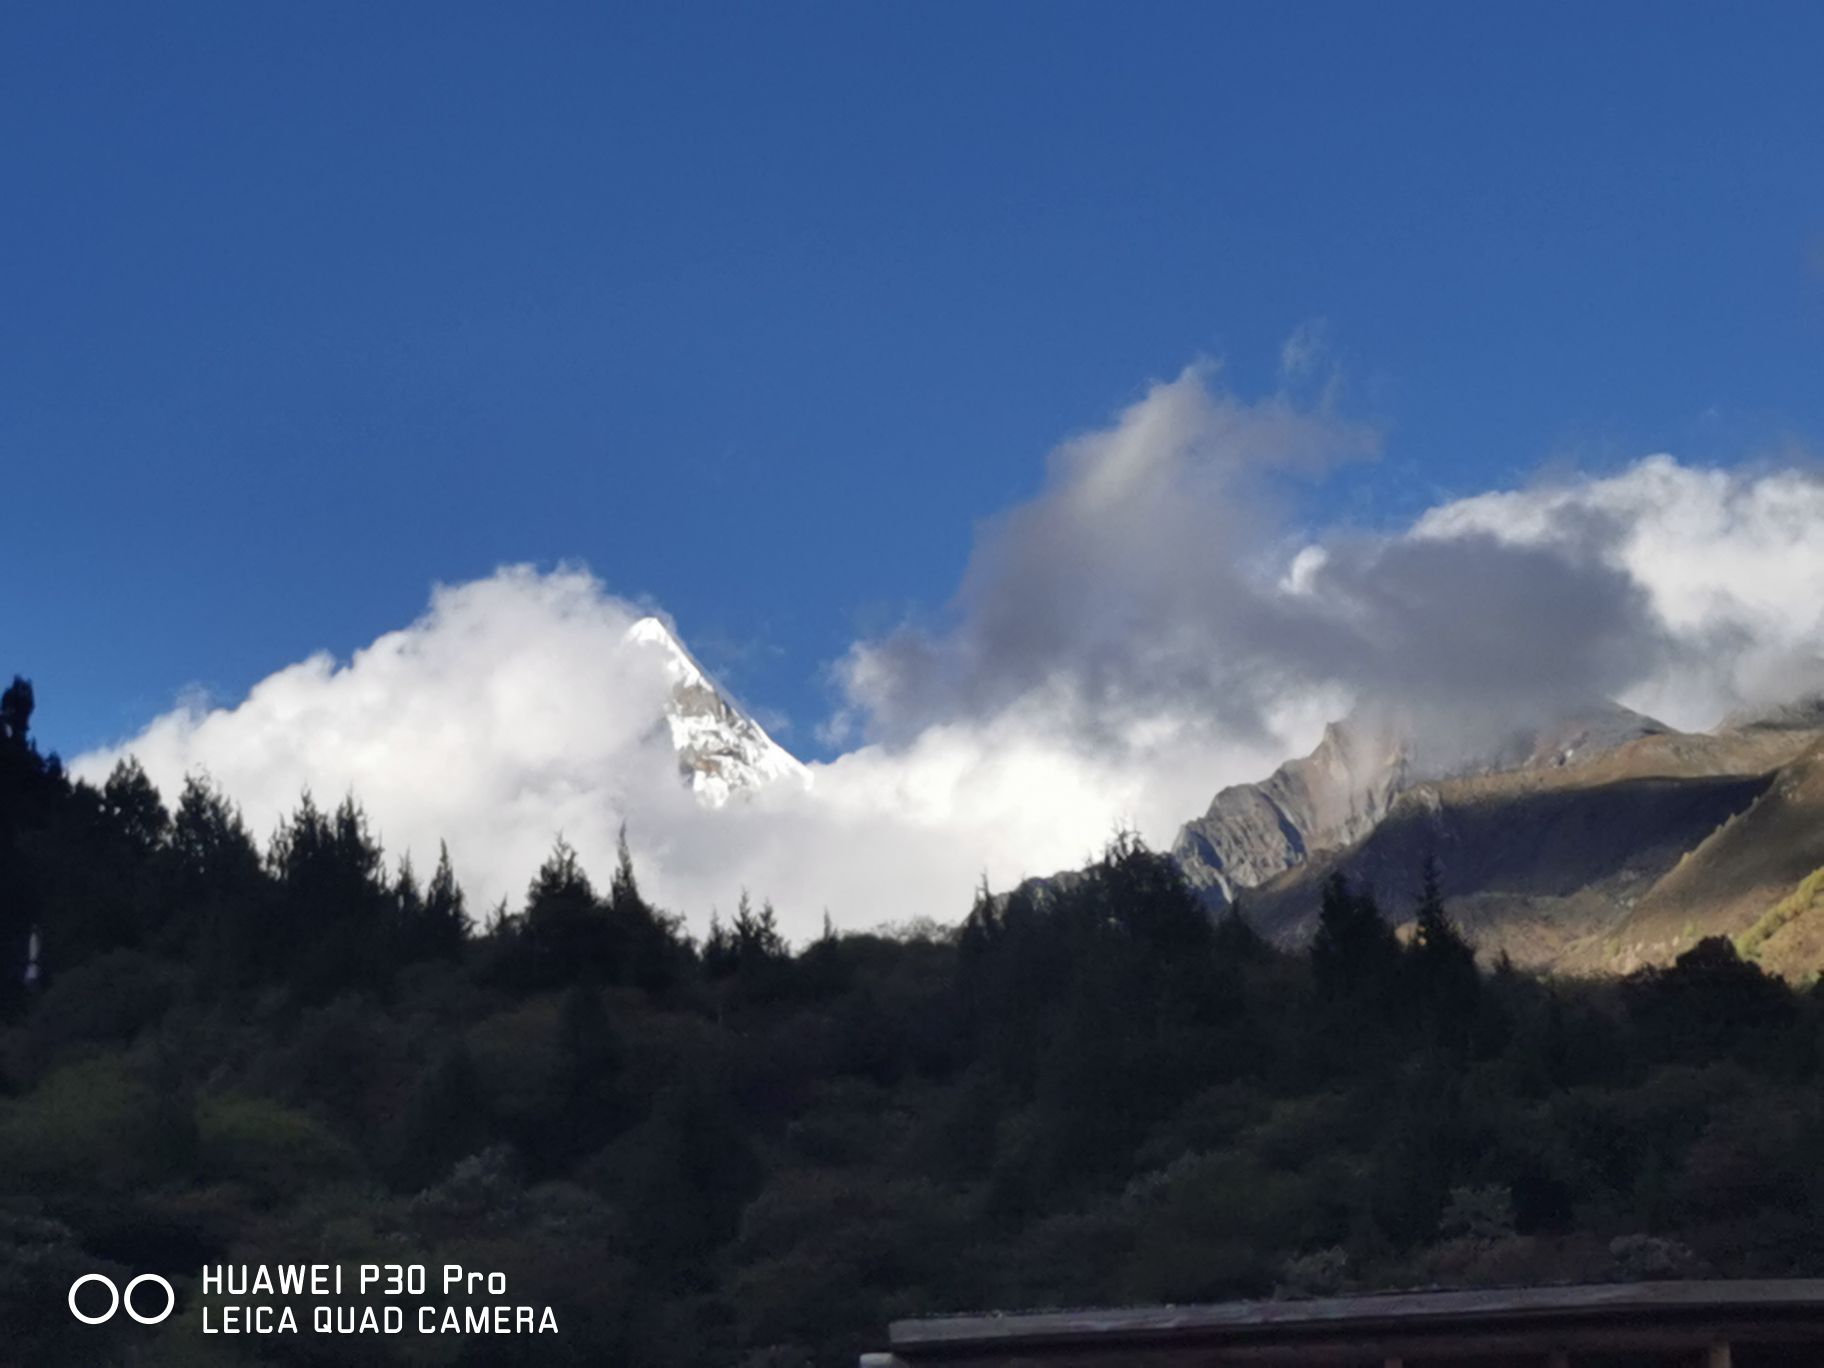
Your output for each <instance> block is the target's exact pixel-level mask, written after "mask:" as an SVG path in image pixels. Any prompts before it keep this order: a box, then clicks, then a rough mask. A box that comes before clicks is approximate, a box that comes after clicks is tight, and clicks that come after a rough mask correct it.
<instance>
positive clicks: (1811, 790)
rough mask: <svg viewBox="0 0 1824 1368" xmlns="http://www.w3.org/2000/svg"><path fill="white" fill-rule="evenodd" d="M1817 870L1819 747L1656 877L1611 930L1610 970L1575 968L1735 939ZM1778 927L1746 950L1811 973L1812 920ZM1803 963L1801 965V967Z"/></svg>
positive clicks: (1821, 828) (1821, 852) (1821, 815)
mask: <svg viewBox="0 0 1824 1368" xmlns="http://www.w3.org/2000/svg"><path fill="white" fill-rule="evenodd" d="M1820 867H1824V743H1820V744H1814V745H1812V746H1811V747H1809V748H1808V749H1807V750H1806V751H1805V752H1804V753H1803V754H1801V755H1800V756H1798V757H1797V758H1796V759H1794V760H1793V761H1792V762H1791V763H1789V764H1787V765H1786V766H1784V767H1783V768H1781V769H1780V770H1779V771H1778V773H1777V774H1775V776H1774V779H1773V782H1772V783H1771V784H1770V785H1769V786H1768V787H1767V790H1766V791H1765V792H1764V793H1763V794H1761V796H1760V797H1759V798H1757V799H1756V800H1755V802H1754V803H1753V804H1752V805H1751V806H1750V807H1749V808H1748V809H1747V810H1746V811H1744V812H1743V813H1742V814H1741V815H1740V816H1739V817H1736V818H1735V819H1734V820H1732V821H1730V822H1728V823H1726V824H1725V825H1723V826H1722V827H1721V828H1719V829H1718V830H1717V831H1716V832H1714V833H1713V834H1712V835H1711V836H1710V837H1709V838H1708V839H1706V840H1705V841H1703V842H1702V843H1701V844H1699V845H1698V846H1697V848H1696V849H1694V850H1693V851H1692V852H1691V853H1690V854H1689V855H1688V856H1687V857H1685V858H1684V859H1683V860H1681V861H1680V862H1679V863H1678V865H1677V866H1676V867H1674V868H1673V869H1672V870H1670V871H1669V872H1668V873H1667V874H1666V875H1665V877H1664V878H1662V879H1660V880H1659V882H1658V883H1656V884H1655V885H1654V886H1653V888H1652V889H1651V890H1650V891H1649V892H1648V893H1647V894H1646V895H1645V896H1644V897H1643V898H1641V899H1640V901H1639V902H1638V903H1637V904H1635V906H1634V907H1633V908H1632V909H1631V910H1630V911H1629V912H1628V914H1627V916H1626V917H1625V918H1624V919H1623V920H1622V922H1621V924H1620V925H1619V926H1618V927H1617V928H1616V938H1617V941H1618V942H1619V943H1618V945H1617V947H1616V949H1615V951H1614V954H1613V956H1612V958H1611V959H1610V960H1609V962H1606V963H1605V962H1603V961H1602V959H1601V958H1600V957H1598V958H1594V959H1591V960H1590V962H1588V963H1587V964H1580V965H1579V967H1588V968H1605V969H1624V970H1625V969H1629V968H1632V967H1634V966H1635V965H1638V964H1641V963H1648V962H1658V961H1661V960H1664V959H1666V958H1668V957H1669V956H1670V955H1672V954H1676V953H1677V951H1678V950H1681V949H1684V948H1686V947H1687V946H1689V944H1690V936H1691V932H1692V931H1693V930H1694V929H1698V930H1699V932H1700V934H1722V935H1730V936H1740V935H1742V934H1743V933H1745V932H1748V931H1749V930H1750V929H1751V928H1753V927H1754V926H1755V924H1756V923H1757V922H1758V921H1759V920H1760V918H1761V917H1762V916H1763V915H1764V914H1766V913H1767V912H1768V911H1769V910H1770V909H1771V908H1773V907H1774V905H1775V904H1776V903H1778V902H1779V901H1780V900H1781V899H1783V898H1785V897H1786V896H1787V895H1788V894H1790V893H1792V892H1793V891H1794V890H1795V888H1796V887H1797V886H1798V885H1799V884H1800V883H1801V882H1802V881H1803V880H1805V879H1806V878H1807V876H1809V875H1810V874H1811V873H1812V872H1813V871H1814V870H1817V869H1818V868H1820ZM1793 911H1794V912H1795V914H1796V915H1795V916H1794V917H1793V919H1792V921H1791V922H1789V923H1788V924H1787V925H1786V926H1784V927H1781V928H1778V929H1775V928H1768V930H1769V932H1770V934H1768V935H1767V936H1766V937H1765V938H1764V939H1762V938H1761V937H1756V938H1755V943H1754V944H1753V949H1754V951H1755V953H1756V955H1757V957H1758V958H1760V959H1761V960H1762V962H1763V963H1765V964H1767V966H1768V967H1769V968H1776V969H1780V970H1781V971H1782V972H1795V973H1804V972H1815V971H1816V970H1817V969H1818V968H1819V967H1820V962H1819V960H1818V958H1817V955H1816V951H1817V950H1818V949H1819V948H1820V947H1819V945H1818V943H1817V942H1818V940H1819V935H1818V932H1819V927H1818V926H1817V925H1816V922H1817V920H1818V919H1817V918H1816V916H1815V915H1807V914H1806V913H1805V910H1804V909H1802V908H1796V907H1795V908H1794V909H1793ZM1807 961H1808V962H1807Z"/></svg>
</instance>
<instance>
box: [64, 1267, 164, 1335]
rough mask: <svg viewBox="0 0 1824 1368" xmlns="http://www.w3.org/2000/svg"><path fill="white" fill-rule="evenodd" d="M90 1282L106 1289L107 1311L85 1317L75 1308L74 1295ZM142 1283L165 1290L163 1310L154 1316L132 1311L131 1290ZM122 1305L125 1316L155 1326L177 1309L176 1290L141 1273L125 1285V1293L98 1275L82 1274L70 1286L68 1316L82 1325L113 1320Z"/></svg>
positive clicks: (157, 1277)
mask: <svg viewBox="0 0 1824 1368" xmlns="http://www.w3.org/2000/svg"><path fill="white" fill-rule="evenodd" d="M92 1282H98V1283H100V1284H101V1285H102V1286H103V1287H105V1288H107V1289H108V1297H109V1299H110V1300H109V1302H108V1309H107V1310H106V1311H105V1312H104V1313H103V1314H101V1315H99V1316H85V1315H83V1314H82V1312H81V1311H79V1310H78V1309H77V1307H76V1293H77V1292H79V1291H80V1290H81V1289H82V1285H83V1284H84V1283H92ZM143 1282H150V1283H157V1284H158V1285H159V1286H160V1287H162V1288H164V1289H165V1309H164V1310H163V1311H160V1312H159V1313H158V1314H157V1315H156V1316H142V1315H140V1314H139V1312H137V1311H135V1310H134V1309H133V1289H134V1288H136V1287H138V1286H139V1285H140V1284H141V1283H143ZM123 1305H124V1306H125V1307H126V1308H127V1314H128V1315H129V1316H131V1317H133V1319H134V1320H136V1321H138V1322H139V1323H140V1324H141V1325H157V1324H158V1323H159V1322H160V1321H162V1320H164V1319H165V1317H167V1316H169V1315H170V1314H171V1313H172V1312H173V1311H175V1310H176V1309H177V1289H176V1288H174V1287H172V1286H171V1284H170V1283H168V1282H166V1281H165V1279H163V1278H161V1277H159V1276H158V1274H156V1273H141V1274H140V1275H139V1276H138V1277H137V1278H135V1279H133V1281H132V1282H130V1283H128V1284H127V1290H126V1291H125V1292H122V1291H121V1290H120V1289H119V1288H118V1287H116V1286H114V1280H113V1279H112V1278H109V1277H106V1276H104V1275H103V1274H100V1273H84V1274H83V1275H82V1276H81V1277H80V1278H78V1279H76V1281H75V1282H73V1283H71V1284H70V1314H71V1315H72V1316H74V1317H76V1319H77V1320H79V1321H81V1322H82V1323H83V1324H84V1325H100V1324H101V1323H102V1322H103V1321H110V1320H113V1319H114V1313H115V1312H116V1311H118V1310H120V1308H121V1307H122V1306H123Z"/></svg>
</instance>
